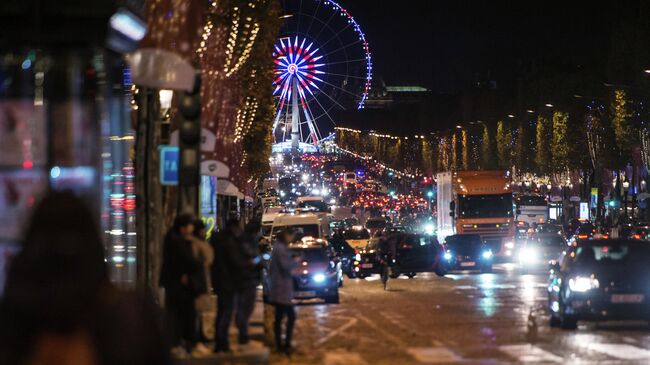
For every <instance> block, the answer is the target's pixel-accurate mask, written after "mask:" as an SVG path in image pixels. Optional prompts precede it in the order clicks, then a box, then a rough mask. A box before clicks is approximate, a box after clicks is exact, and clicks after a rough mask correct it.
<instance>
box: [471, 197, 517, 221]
mask: <svg viewBox="0 0 650 365" xmlns="http://www.w3.org/2000/svg"><path fill="white" fill-rule="evenodd" d="M458 203H459V215H460V218H504V217H512V194H498V195H463V196H461V197H460V198H459V199H458Z"/></svg>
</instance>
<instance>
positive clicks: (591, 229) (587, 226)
mask: <svg viewBox="0 0 650 365" xmlns="http://www.w3.org/2000/svg"><path fill="white" fill-rule="evenodd" d="M596 233H598V229H597V228H596V226H594V225H593V224H591V223H583V224H581V225H579V226H578V229H576V233H575V238H576V239H579V240H585V239H589V238H592V237H593V236H594V235H595V234H596Z"/></svg>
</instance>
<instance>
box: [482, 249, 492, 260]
mask: <svg viewBox="0 0 650 365" xmlns="http://www.w3.org/2000/svg"><path fill="white" fill-rule="evenodd" d="M483 258H484V259H491V258H492V250H487V251H483Z"/></svg>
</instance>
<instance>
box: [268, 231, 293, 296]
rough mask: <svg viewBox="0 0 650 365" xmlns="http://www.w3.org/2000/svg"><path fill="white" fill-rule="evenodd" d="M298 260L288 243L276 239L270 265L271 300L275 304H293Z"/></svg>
mask: <svg viewBox="0 0 650 365" xmlns="http://www.w3.org/2000/svg"><path fill="white" fill-rule="evenodd" d="M294 267H296V262H295V261H294V260H293V258H292V257H291V251H290V250H289V248H288V247H287V245H286V244H284V243H282V242H278V241H276V243H275V244H274V245H273V251H272V252H271V263H270V267H269V279H270V280H269V301H270V302H271V303H274V304H285V305H291V304H292V303H291V301H292V300H293V276H292V275H291V271H292V270H293V269H294Z"/></svg>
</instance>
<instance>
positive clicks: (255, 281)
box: [235, 221, 262, 345]
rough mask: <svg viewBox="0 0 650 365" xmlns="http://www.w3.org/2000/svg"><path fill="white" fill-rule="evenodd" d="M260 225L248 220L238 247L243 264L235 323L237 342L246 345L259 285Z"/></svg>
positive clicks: (260, 266)
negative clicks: (249, 322)
mask: <svg viewBox="0 0 650 365" xmlns="http://www.w3.org/2000/svg"><path fill="white" fill-rule="evenodd" d="M261 229H262V225H261V224H260V222H259V221H251V222H249V223H248V224H247V225H246V227H245V229H244V234H243V235H242V239H241V244H240V246H239V249H240V250H241V252H242V256H243V259H244V265H243V267H242V280H241V285H239V287H238V288H236V294H235V301H236V306H237V309H236V313H235V324H236V325H237V329H238V332H239V338H238V340H239V344H240V345H246V344H248V343H249V341H250V337H249V335H248V321H249V320H250V317H251V314H252V313H253V310H254V309H255V298H256V296H257V286H258V285H260V276H261V270H262V258H261V256H260V239H261V238H262V232H261Z"/></svg>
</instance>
